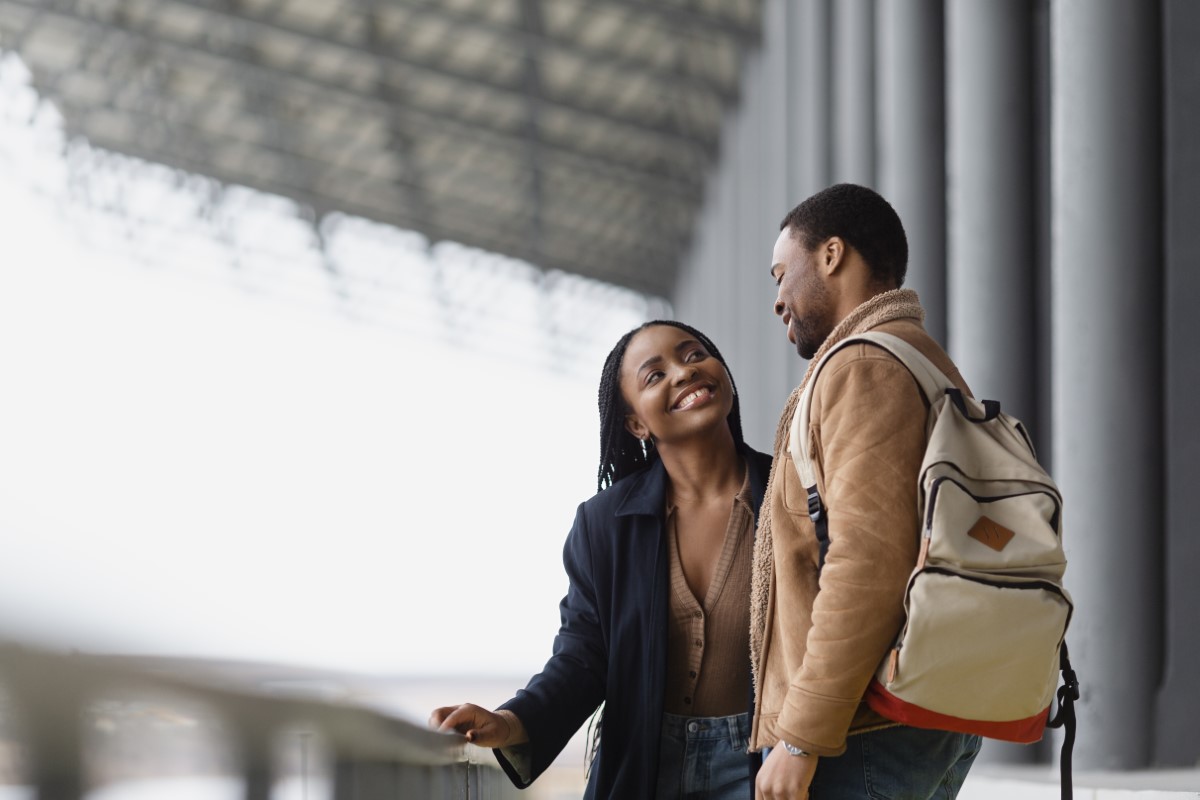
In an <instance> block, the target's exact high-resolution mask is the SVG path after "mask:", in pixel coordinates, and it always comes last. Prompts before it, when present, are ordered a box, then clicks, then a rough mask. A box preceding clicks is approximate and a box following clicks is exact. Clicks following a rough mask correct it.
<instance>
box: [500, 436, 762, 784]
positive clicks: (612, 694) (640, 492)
mask: <svg viewBox="0 0 1200 800" xmlns="http://www.w3.org/2000/svg"><path fill="white" fill-rule="evenodd" d="M743 454H744V455H745V457H746V460H747V462H748V464H749V471H750V491H751V495H752V505H753V508H754V509H755V517H756V521H757V515H758V509H759V508H760V506H761V505H762V499H763V492H764V489H765V487H766V483H767V476H768V474H769V472H770V469H771V457H770V456H767V455H765V454H763V453H759V452H756V451H754V450H751V449H750V448H748V447H747V448H745V449H744V451H743ZM666 489H667V474H666V469H665V468H664V467H663V465H662V462H661V461H659V460H657V459H655V461H654V462H653V463H652V464H651V465H650V466H648V467H646V468H645V469H644V470H642V471H640V472H638V473H636V474H634V475H630V476H628V477H626V478H623V479H622V480H620V481H618V482H617V483H615V484H614V485H613V486H611V487H609V488H608V489H606V490H605V491H603V492H600V493H599V494H597V495H595V496H594V497H592V498H591V499H590V500H588V501H586V502H584V503H582V504H581V505H580V506H579V509H578V511H577V512H576V515H575V524H574V526H573V527H572V528H571V532H570V534H569V535H568V536H567V542H566V545H565V546H564V547H563V564H564V566H565V567H566V570H567V576H568V578H569V579H570V586H569V587H568V589H567V596H566V597H564V598H563V600H562V603H561V604H560V606H559V608H560V612H561V616H562V624H561V626H560V627H559V631H558V635H557V636H556V637H555V639H554V652H553V655H552V656H551V657H550V660H549V661H547V662H546V666H545V667H544V668H543V669H542V671H541V672H540V673H539V674H538V675H536V676H534V677H533V678H532V679H531V680H530V681H529V684H528V686H526V687H525V689H523V690H522V691H520V692H518V693H517V695H516V697H514V698H513V699H512V700H509V701H508V702H507V703H505V704H504V705H503V706H501V707H502V708H507V709H511V710H512V711H513V712H514V713H515V714H516V715H517V716H518V717H519V718H520V719H521V722H522V723H523V724H524V726H525V730H526V732H527V733H528V734H529V744H527V745H522V746H521V748H520V752H521V753H522V755H523V756H527V757H528V759H529V773H530V774H529V776H528V777H529V780H528V781H526V780H523V779H522V778H521V776H520V774H519V772H518V771H517V769H516V768H515V766H514V765H513V763H512V762H510V760H509V759H508V758H507V757H506V753H505V752H502V751H500V750H496V751H495V752H496V756H497V758H498V759H499V761H500V765H501V767H503V768H504V771H505V772H506V773H507V774H508V776H509V778H511V779H512V781H513V783H515V784H516V785H517V786H520V787H524V786H528V785H529V783H530V782H532V780H533V779H535V778H537V776H538V775H540V774H541V773H542V772H543V771H544V770H545V769H546V768H547V767H548V766H550V763H551V762H552V761H553V760H554V758H555V757H556V756H557V755H558V754H559V752H561V751H562V749H563V747H565V746H566V744H567V741H568V740H569V739H570V738H571V736H572V735H573V734H574V733H575V732H576V731H577V730H579V728H580V726H581V725H582V724H583V722H584V721H585V720H586V719H587V718H588V716H589V715H590V714H592V712H594V711H595V710H596V708H597V706H599V705H600V703H601V701H607V702H606V704H605V707H604V723H603V726H602V729H601V735H600V750H599V752H598V754H597V756H596V761H595V763H594V764H593V765H592V770H591V775H590V777H589V780H588V786H587V791H586V793H585V794H584V797H585V798H637V797H642V798H650V797H653V796H654V792H655V783H656V780H657V773H658V754H659V735H660V733H661V726H662V713H663V693H664V686H665V680H666V675H665V673H666V663H667V617H668V603H669V597H668V594H667V591H668V586H669V578H668V563H667V540H666V536H665V535H664V525H663V514H664V511H665V509H666ZM746 602H747V604H749V598H747V599H746ZM748 657H749V654H747V658H748ZM746 691H747V697H748V698H750V697H751V690H750V687H747V690H746ZM749 702H750V701H749V700H748V703H749ZM508 752H509V753H512V751H508ZM521 760H524V758H522V759H521Z"/></svg>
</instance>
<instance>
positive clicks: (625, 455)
mask: <svg viewBox="0 0 1200 800" xmlns="http://www.w3.org/2000/svg"><path fill="white" fill-rule="evenodd" d="M653 325H670V326H672V327H675V328H679V329H680V330H684V331H687V332H688V333H689V334H690V335H692V336H694V337H695V338H696V340H697V341H699V342H700V344H702V345H704V348H705V349H706V350H708V352H709V355H711V356H712V357H713V358H715V359H717V361H720V362H721V366H723V367H725V371H726V372H729V365H728V364H726V363H725V359H724V358H723V357H722V356H721V351H720V350H718V349H717V346H716V345H715V344H713V343H712V340H710V339H709V338H708V337H707V336H705V335H704V334H703V333H701V332H700V331H698V330H696V329H695V328H693V327H692V326H690V325H686V324H684V323H682V322H676V321H675V320H661V319H660V320H653V321H651V322H645V323H643V324H641V325H639V326H638V327H636V328H634V329H633V330H631V331H629V332H628V333H626V334H625V335H624V336H622V337H621V338H620V339H618V340H617V343H616V345H614V346H613V349H612V351H611V352H610V353H609V354H608V358H606V359H605V360H604V369H603V370H602V371H601V373H600V391H599V393H598V399H599V405H600V469H599V471H598V472H597V475H596V484H597V491H603V490H604V489H607V488H608V487H609V486H612V485H613V484H614V483H616V482H617V481H619V480H621V478H624V477H625V476H626V475H631V474H633V473H634V472H637V471H638V470H639V469H642V468H643V467H645V466H646V465H647V464H649V463H650V462H651V461H652V460H653V459H654V458H655V457H656V453H655V452H654V442H653V441H645V442H643V441H642V440H640V439H638V438H637V437H636V436H634V435H633V434H632V433H630V432H629V431H628V430H627V429H626V428H625V416H626V415H627V414H628V413H629V405H628V404H627V403H626V402H625V398H624V396H623V395H622V394H621V364H622V362H623V361H624V360H625V349H626V348H627V347H628V346H629V341H630V340H631V339H632V338H633V337H634V335H636V334H637V333H638V332H640V331H642V330H644V329H646V328H649V327H651V326H653ZM729 383H730V385H731V386H733V408H731V409H730V411H729V416H728V418H727V419H728V420H729V430H730V431H731V432H732V433H733V441H734V442H735V443H736V444H737V445H738V447H741V446H742V445H743V444H745V440H744V439H743V437H742V414H741V406H740V405H739V402H738V393H737V384H736V383H734V382H733V374H732V373H730V375H729Z"/></svg>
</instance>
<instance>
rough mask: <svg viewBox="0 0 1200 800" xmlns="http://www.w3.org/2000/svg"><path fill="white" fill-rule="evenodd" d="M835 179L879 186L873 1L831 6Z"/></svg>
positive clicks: (843, 0)
mask: <svg viewBox="0 0 1200 800" xmlns="http://www.w3.org/2000/svg"><path fill="white" fill-rule="evenodd" d="M833 42H834V48H833V98H832V106H833V181H834V182H835V183H842V182H848V183H859V184H862V185H863V186H872V187H873V186H874V185H875V179H876V178H875V2H874V0H838V2H836V3H834V4H833Z"/></svg>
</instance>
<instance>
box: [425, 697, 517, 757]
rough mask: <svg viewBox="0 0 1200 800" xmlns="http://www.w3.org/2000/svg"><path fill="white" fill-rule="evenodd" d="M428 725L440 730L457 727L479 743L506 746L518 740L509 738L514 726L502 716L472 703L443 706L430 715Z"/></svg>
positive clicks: (472, 742) (453, 729)
mask: <svg viewBox="0 0 1200 800" xmlns="http://www.w3.org/2000/svg"><path fill="white" fill-rule="evenodd" d="M429 727H431V728H437V729H438V730H439V731H446V732H449V731H458V732H459V733H461V734H463V735H464V736H466V737H467V741H468V742H470V743H471V744H474V745H478V746H480V747H508V746H510V745H514V744H519V742H514V741H510V740H511V739H514V738H516V737H514V736H513V733H514V731H513V729H512V728H513V726H512V725H510V724H509V721H508V720H507V719H505V717H504V716H502V715H500V714H497V713H495V712H493V711H488V710H487V709H484V708H480V707H479V706H477V705H474V704H473V703H463V704H462V705H461V706H443V707H442V708H438V709H435V710H434V712H433V713H432V714H430V715H429Z"/></svg>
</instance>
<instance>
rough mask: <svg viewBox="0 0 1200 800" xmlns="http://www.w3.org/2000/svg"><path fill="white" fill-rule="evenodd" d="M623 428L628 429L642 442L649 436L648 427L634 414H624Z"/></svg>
mask: <svg viewBox="0 0 1200 800" xmlns="http://www.w3.org/2000/svg"><path fill="white" fill-rule="evenodd" d="M625 430H627V431H629V432H630V433H631V434H632V435H633V437H634V438H635V439H641V440H642V441H643V442H644V441H646V440H647V439H649V438H650V429H649V428H647V427H646V424H645V423H644V422H642V421H641V420H640V419H638V417H637V415H636V414H627V415H626V416H625Z"/></svg>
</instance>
